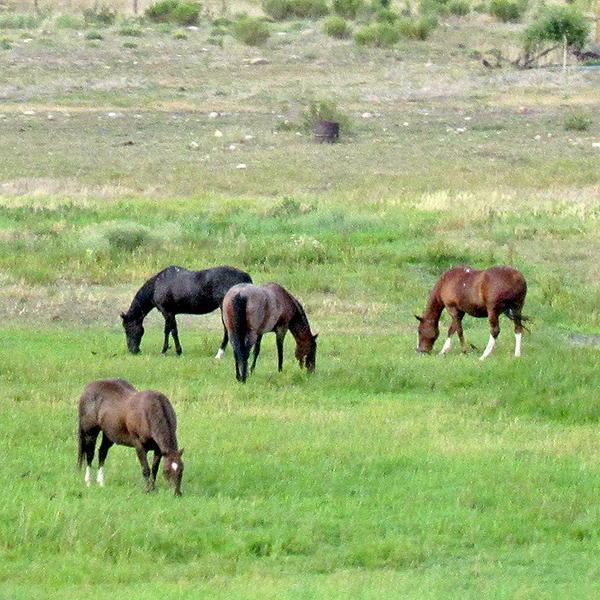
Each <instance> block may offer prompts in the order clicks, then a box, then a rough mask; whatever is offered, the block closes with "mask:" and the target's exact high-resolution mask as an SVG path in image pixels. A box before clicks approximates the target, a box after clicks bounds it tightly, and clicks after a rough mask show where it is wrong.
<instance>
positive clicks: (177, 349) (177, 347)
mask: <svg viewBox="0 0 600 600" xmlns="http://www.w3.org/2000/svg"><path fill="white" fill-rule="evenodd" d="M171 335H172V336H173V341H174V342H175V352H177V355H178V356H180V355H181V351H182V350H181V344H180V343H179V332H178V331H177V321H176V320H175V315H173V326H172V327H171Z"/></svg>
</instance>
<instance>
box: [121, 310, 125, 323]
mask: <svg viewBox="0 0 600 600" xmlns="http://www.w3.org/2000/svg"><path fill="white" fill-rule="evenodd" d="M121 319H123V321H124V320H125V313H124V312H122V313H121Z"/></svg>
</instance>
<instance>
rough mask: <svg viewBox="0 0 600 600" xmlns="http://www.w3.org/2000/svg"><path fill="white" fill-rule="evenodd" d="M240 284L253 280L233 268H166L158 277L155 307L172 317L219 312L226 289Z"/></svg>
mask: <svg viewBox="0 0 600 600" xmlns="http://www.w3.org/2000/svg"><path fill="white" fill-rule="evenodd" d="M242 282H252V278H251V277H250V275H248V273H246V272H244V271H241V270H240V269H236V268H235V267H230V266H220V267H212V268H210V269H204V270H201V271H189V270H187V269H184V268H183V267H176V266H173V267H168V268H167V269H164V270H163V271H161V272H160V273H159V274H158V275H157V278H156V281H155V285H154V303H155V305H156V306H157V307H158V308H161V307H163V308H165V309H166V310H168V311H169V312H172V313H175V314H177V313H188V314H205V313H209V312H212V311H213V310H216V309H217V308H219V307H220V306H221V304H222V303H223V298H224V297H225V294H226V293H227V291H228V290H229V288H231V287H232V286H233V285H235V284H237V283H242Z"/></svg>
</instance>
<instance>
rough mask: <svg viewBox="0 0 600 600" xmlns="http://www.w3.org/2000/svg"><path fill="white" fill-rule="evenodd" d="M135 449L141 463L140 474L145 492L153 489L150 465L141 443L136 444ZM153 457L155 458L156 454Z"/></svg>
mask: <svg viewBox="0 0 600 600" xmlns="http://www.w3.org/2000/svg"><path fill="white" fill-rule="evenodd" d="M135 451H136V452H137V455H138V459H139V461H140V464H141V465H142V475H143V476H144V479H145V481H146V492H151V491H152V490H153V489H154V481H153V480H152V478H151V477H150V475H151V471H150V466H149V465H148V452H147V451H146V450H145V448H144V447H143V446H142V445H138V446H136V447H135ZM154 458H155V459H156V456H155V457H154Z"/></svg>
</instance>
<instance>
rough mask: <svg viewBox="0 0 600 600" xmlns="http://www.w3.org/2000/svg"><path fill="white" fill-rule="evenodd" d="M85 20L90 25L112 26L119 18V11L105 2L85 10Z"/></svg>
mask: <svg viewBox="0 0 600 600" xmlns="http://www.w3.org/2000/svg"><path fill="white" fill-rule="evenodd" d="M83 20H84V21H85V23H86V24H88V25H97V26H102V27H110V26H111V25H114V23H115V21H116V20H117V11H116V10H114V9H112V8H111V7H110V6H106V5H105V4H103V5H102V6H100V7H97V6H94V7H93V8H88V9H86V10H84V11H83Z"/></svg>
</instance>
